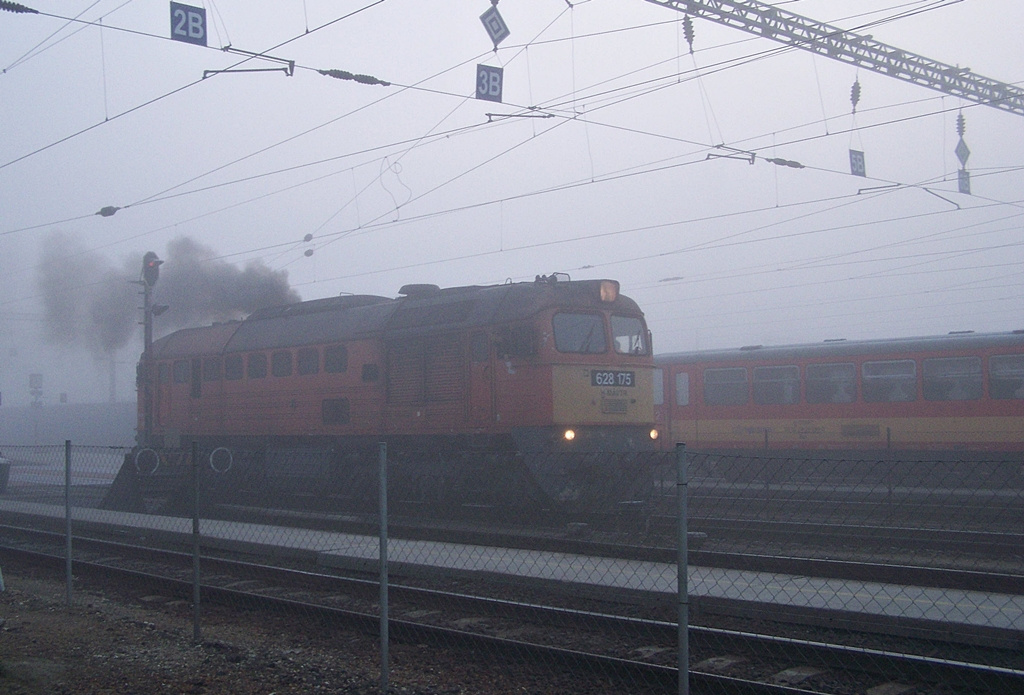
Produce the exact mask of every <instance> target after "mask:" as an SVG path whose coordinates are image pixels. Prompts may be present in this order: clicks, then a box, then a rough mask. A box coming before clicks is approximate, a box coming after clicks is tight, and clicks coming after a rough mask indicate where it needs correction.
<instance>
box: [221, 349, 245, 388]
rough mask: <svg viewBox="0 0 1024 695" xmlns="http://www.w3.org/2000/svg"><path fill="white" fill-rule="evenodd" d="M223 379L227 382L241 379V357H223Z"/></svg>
mask: <svg viewBox="0 0 1024 695" xmlns="http://www.w3.org/2000/svg"><path fill="white" fill-rule="evenodd" d="M224 378H225V379H227V380H228V381H238V380H239V379H241V378H242V356H241V355H238V354H236V355H225V357H224Z"/></svg>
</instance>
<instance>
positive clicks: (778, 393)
mask: <svg viewBox="0 0 1024 695" xmlns="http://www.w3.org/2000/svg"><path fill="white" fill-rule="evenodd" d="M656 363H657V366H658V370H657V371H656V373H655V413H656V419H657V421H658V424H659V427H661V428H662V429H663V430H664V431H665V433H666V436H665V437H664V441H665V442H685V443H686V444H687V446H688V447H692V448H695V449H701V450H728V451H737V450H739V451H750V450H765V449H767V450H769V451H770V452H773V453H784V452H789V453H794V454H798V453H800V452H813V451H816V450H831V451H833V452H842V453H844V454H849V455H857V454H858V452H859V453H863V454H870V455H874V454H875V453H877V452H883V451H893V450H895V451H902V452H913V453H915V454H919V455H925V456H930V457H932V458H936V459H939V458H946V459H956V458H964V457H968V456H970V457H973V458H981V457H988V458H997V459H1005V460H1007V461H1014V462H1017V463H1019V462H1020V461H1021V460H1022V452H1024V331H1015V332H1013V333H998V334H973V333H968V334H950V335H948V336H939V337H932V338H907V339H897V340H865V341H829V342H826V343H821V344H813V345H793V346H785V347H762V346H753V347H748V348H741V349H736V350H717V351H706V352H692V353H677V354H669V355H660V356H658V358H657V359H656Z"/></svg>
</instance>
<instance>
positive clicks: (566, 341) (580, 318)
mask: <svg viewBox="0 0 1024 695" xmlns="http://www.w3.org/2000/svg"><path fill="white" fill-rule="evenodd" d="M552 325H553V326H554V329H555V347H556V348H557V349H558V351H559V352H581V353H584V354H588V355H594V354H599V353H602V352H606V351H607V350H608V347H607V345H606V344H605V337H604V316H602V315H601V314H565V313H562V314H555V316H554V319H552Z"/></svg>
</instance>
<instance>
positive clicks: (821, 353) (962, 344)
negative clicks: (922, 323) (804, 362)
mask: <svg viewBox="0 0 1024 695" xmlns="http://www.w3.org/2000/svg"><path fill="white" fill-rule="evenodd" d="M987 348H1017V349H1021V348H1024V331H1012V332H1007V333H973V332H965V333H950V334H949V335H941V336H930V337H918V338H892V339H877V340H845V339H844V340H829V341H825V342H823V343H803V344H797V345H779V346H769V347H766V346H763V345H750V346H747V347H742V348H730V349H724V350H699V351H693V352H675V353H668V354H662V355H658V356H657V357H655V362H656V363H659V364H669V363H673V364H695V363H700V362H743V361H749V362H764V361H772V360H783V359H787V360H793V359H814V358H838V357H855V356H859V355H871V356H881V355H887V356H894V357H895V356H900V355H907V354H912V353H918V352H947V351H948V352H959V351H964V352H970V351H976V350H982V349H987Z"/></svg>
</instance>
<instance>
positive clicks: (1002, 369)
mask: <svg viewBox="0 0 1024 695" xmlns="http://www.w3.org/2000/svg"><path fill="white" fill-rule="evenodd" d="M988 395H989V397H990V398H995V399H996V400H1000V401H1006V400H1014V399H1024V355H993V356H992V357H990V358H989V360H988Z"/></svg>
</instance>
